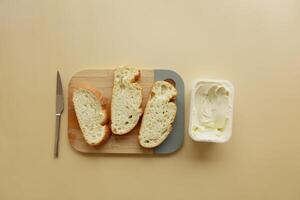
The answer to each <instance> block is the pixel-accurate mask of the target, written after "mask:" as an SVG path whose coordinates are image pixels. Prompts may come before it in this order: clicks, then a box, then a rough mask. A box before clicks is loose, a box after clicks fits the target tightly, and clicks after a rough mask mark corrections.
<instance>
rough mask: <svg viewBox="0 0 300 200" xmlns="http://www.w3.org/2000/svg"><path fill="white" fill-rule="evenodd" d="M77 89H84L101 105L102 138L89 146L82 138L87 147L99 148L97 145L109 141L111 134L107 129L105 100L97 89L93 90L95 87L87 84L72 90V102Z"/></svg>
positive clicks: (107, 120)
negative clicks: (102, 115) (102, 117)
mask: <svg viewBox="0 0 300 200" xmlns="http://www.w3.org/2000/svg"><path fill="white" fill-rule="evenodd" d="M78 89H86V90H89V91H90V92H91V93H93V94H94V95H95V96H96V98H97V99H98V101H99V103H100V105H101V107H102V109H103V112H104V115H105V117H104V119H103V120H102V122H101V125H102V126H104V136H103V137H102V140H100V141H99V142H98V143H96V144H91V143H89V142H88V141H87V140H86V139H85V137H83V138H84V140H85V142H86V143H87V144H88V145H89V146H93V147H97V146H99V145H101V144H104V143H105V142H106V141H107V140H108V139H109V137H110V135H111V132H110V128H109V126H108V124H109V117H108V112H107V110H108V109H107V99H106V98H105V97H104V96H103V95H102V94H101V92H100V91H99V90H98V89H97V88H95V87H93V86H91V85H89V84H81V85H79V86H77V87H76V88H75V89H74V91H73V93H72V97H71V98H72V102H73V95H74V92H75V91H76V90H78ZM73 106H74V102H73ZM74 110H75V106H74ZM75 114H76V111H75ZM76 119H77V121H78V118H77V114H76ZM78 124H79V122H78ZM79 127H80V124H79ZM80 129H81V127H80Z"/></svg>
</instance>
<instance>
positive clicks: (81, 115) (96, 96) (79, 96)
mask: <svg viewBox="0 0 300 200" xmlns="http://www.w3.org/2000/svg"><path fill="white" fill-rule="evenodd" d="M72 100H73V104H74V108H75V113H76V116H77V120H78V123H79V126H80V129H81V131H82V133H83V137H84V139H85V141H86V142H87V143H88V144H89V145H91V146H97V145H99V144H102V143H104V142H105V141H106V140H107V139H108V138H109V135H110V131H109V128H108V116H107V111H106V108H105V100H104V97H103V96H102V95H101V93H100V92H99V91H97V90H96V89H95V88H91V87H89V88H87V87H84V88H78V89H76V90H75V91H74V92H73V98H72Z"/></svg>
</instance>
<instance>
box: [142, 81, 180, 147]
mask: <svg viewBox="0 0 300 200" xmlns="http://www.w3.org/2000/svg"><path fill="white" fill-rule="evenodd" d="M164 82H167V83H168V84H171V85H172V86H173V87H174V88H175V90H176V94H175V95H173V96H172V97H171V98H169V101H168V103H173V104H175V105H176V103H175V101H176V97H177V94H178V91H177V89H176V87H175V86H174V85H173V84H172V83H169V82H168V81H164ZM155 83H156V82H155ZM155 83H153V85H152V88H151V92H150V94H149V97H148V101H147V104H146V107H145V110H144V116H145V113H147V112H148V109H149V106H150V103H151V102H150V100H151V99H152V98H153V92H152V90H153V88H154V86H155ZM176 114H177V107H176V111H175V115H174V118H173V120H172V122H171V123H170V125H169V126H168V128H167V133H166V134H165V137H164V138H163V139H162V140H160V141H159V142H158V143H157V144H156V145H153V146H144V145H143V144H142V143H141V139H140V135H141V129H140V131H139V136H138V143H139V145H140V146H141V147H143V148H148V149H151V148H155V147H157V146H159V145H161V144H162V143H163V141H165V139H166V138H167V137H168V135H169V134H170V133H171V131H172V129H173V123H174V120H175V117H176ZM144 116H143V118H142V122H141V127H143V124H144V123H145V122H144Z"/></svg>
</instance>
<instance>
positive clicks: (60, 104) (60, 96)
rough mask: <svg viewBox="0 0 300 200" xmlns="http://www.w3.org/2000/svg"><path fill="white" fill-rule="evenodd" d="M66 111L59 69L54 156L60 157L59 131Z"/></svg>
mask: <svg viewBox="0 0 300 200" xmlns="http://www.w3.org/2000/svg"><path fill="white" fill-rule="evenodd" d="M63 111H64V96H63V90H62V84H61V78H60V75H59V71H57V76H56V113H55V117H56V125H55V142H54V157H55V158H57V157H58V146H59V135H60V134H59V132H60V117H61V114H62V113H63Z"/></svg>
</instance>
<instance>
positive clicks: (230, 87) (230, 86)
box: [189, 79, 234, 143]
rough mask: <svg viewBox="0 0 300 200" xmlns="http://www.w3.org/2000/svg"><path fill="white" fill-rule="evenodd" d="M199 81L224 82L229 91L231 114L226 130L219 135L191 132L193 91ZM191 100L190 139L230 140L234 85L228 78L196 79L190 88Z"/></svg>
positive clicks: (218, 141) (220, 141) (215, 141)
mask: <svg viewBox="0 0 300 200" xmlns="http://www.w3.org/2000/svg"><path fill="white" fill-rule="evenodd" d="M201 82H208V83H221V84H224V85H225V86H226V87H227V88H228V90H229V93H230V100H229V103H230V105H231V114H230V116H229V121H228V128H227V131H226V132H224V133H223V134H222V136H220V137H216V136H215V134H214V135H213V134H211V135H212V136H211V137H210V136H209V135H210V134H209V133H208V134H205V132H204V134H203V135H202V134H195V133H193V132H192V125H193V109H194V107H195V102H194V99H195V93H196V91H197V89H198V87H197V86H198V84H199V83H201ZM190 97H191V100H190V119H189V136H190V138H191V139H192V140H194V141H196V142H214V143H225V142H227V141H229V140H230V138H231V136H232V120H233V109H234V106H233V105H234V86H233V84H232V83H231V82H230V81H228V80H217V79H197V80H195V81H194V82H193V84H192V90H191V96H190Z"/></svg>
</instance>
